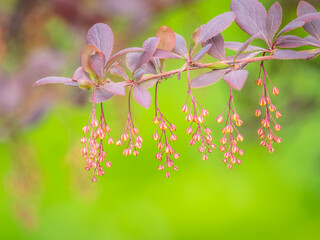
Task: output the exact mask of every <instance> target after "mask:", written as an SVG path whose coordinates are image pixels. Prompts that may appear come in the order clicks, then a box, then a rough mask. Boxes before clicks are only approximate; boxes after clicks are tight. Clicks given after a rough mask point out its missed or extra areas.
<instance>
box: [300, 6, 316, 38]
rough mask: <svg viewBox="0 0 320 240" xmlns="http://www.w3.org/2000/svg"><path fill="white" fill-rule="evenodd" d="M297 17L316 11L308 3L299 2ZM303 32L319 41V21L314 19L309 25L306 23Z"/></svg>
mask: <svg viewBox="0 0 320 240" xmlns="http://www.w3.org/2000/svg"><path fill="white" fill-rule="evenodd" d="M297 13H298V17H301V16H303V15H306V14H309V13H317V10H316V9H315V8H314V7H313V6H312V5H311V4H309V3H307V2H305V1H301V2H300V3H299V6H298V12H297ZM303 28H304V30H306V32H307V33H309V34H310V35H311V36H313V37H314V38H316V39H318V40H320V20H319V19H316V20H314V21H312V22H310V23H306V24H305V25H304V26H303Z"/></svg>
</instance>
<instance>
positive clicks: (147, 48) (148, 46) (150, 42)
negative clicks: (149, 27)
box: [134, 37, 160, 71]
mask: <svg viewBox="0 0 320 240" xmlns="http://www.w3.org/2000/svg"><path fill="white" fill-rule="evenodd" d="M159 40H160V38H159V37H151V38H148V39H147V40H146V41H144V43H143V49H144V51H143V53H142V54H141V55H140V57H139V59H138V62H137V64H136V66H135V69H134V71H135V70H137V69H138V68H140V67H141V66H142V65H143V64H145V63H147V62H149V61H150V60H151V58H152V57H153V54H154V53H155V51H156V50H157V46H158V44H159Z"/></svg>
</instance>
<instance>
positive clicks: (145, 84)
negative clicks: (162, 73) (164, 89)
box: [139, 78, 160, 89]
mask: <svg viewBox="0 0 320 240" xmlns="http://www.w3.org/2000/svg"><path fill="white" fill-rule="evenodd" d="M159 80H160V78H155V79H150V80H147V81H144V82H141V83H139V86H141V87H143V88H145V89H149V88H151V87H153V86H154V85H155V84H156V83H157V82H158V81H159Z"/></svg>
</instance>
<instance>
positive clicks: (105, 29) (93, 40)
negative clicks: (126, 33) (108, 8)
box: [87, 23, 113, 61]
mask: <svg viewBox="0 0 320 240" xmlns="http://www.w3.org/2000/svg"><path fill="white" fill-rule="evenodd" d="M87 44H88V45H89V44H91V45H94V46H96V47H97V48H98V50H100V51H101V52H103V54H104V56H105V58H106V61H107V60H108V59H109V57H110V55H111V53H112V48H113V33H112V30H111V28H110V27H109V26H108V25H107V24H104V23H97V24H95V25H93V26H92V27H91V28H90V29H89V31H88V34H87Z"/></svg>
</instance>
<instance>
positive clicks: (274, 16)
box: [266, 2, 282, 45]
mask: <svg viewBox="0 0 320 240" xmlns="http://www.w3.org/2000/svg"><path fill="white" fill-rule="evenodd" d="M281 21H282V8H281V5H280V4H279V3H278V2H275V3H274V4H273V5H272V6H271V8H270V9H269V12H268V15H267V20H266V35H267V39H268V40H269V44H270V45H271V44H272V42H273V37H274V35H275V34H276V33H277V31H278V30H279V27H280V25H281Z"/></svg>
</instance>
